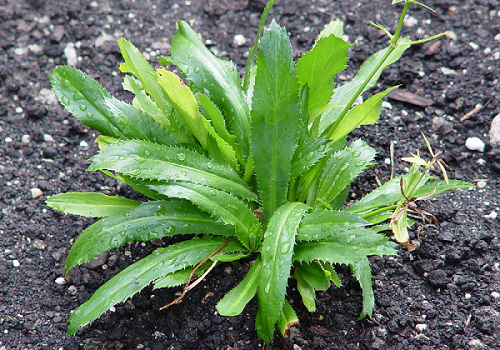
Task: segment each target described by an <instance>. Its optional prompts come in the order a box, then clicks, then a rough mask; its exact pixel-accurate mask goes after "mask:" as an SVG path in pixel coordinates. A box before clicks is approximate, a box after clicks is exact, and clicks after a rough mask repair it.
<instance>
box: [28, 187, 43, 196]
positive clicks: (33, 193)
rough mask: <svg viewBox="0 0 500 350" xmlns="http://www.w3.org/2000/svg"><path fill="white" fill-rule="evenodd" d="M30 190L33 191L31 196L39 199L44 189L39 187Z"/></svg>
mask: <svg viewBox="0 0 500 350" xmlns="http://www.w3.org/2000/svg"><path fill="white" fill-rule="evenodd" d="M30 192H31V198H33V199H37V198H38V197H41V196H42V195H43V192H42V190H41V189H39V188H38V187H33V188H30Z"/></svg>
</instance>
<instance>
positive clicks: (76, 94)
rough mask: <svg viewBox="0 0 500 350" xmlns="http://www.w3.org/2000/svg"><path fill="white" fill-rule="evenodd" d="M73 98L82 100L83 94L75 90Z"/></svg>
mask: <svg viewBox="0 0 500 350" xmlns="http://www.w3.org/2000/svg"><path fill="white" fill-rule="evenodd" d="M73 100H75V101H76V100H83V96H82V94H80V93H79V92H78V91H75V93H74V94H73Z"/></svg>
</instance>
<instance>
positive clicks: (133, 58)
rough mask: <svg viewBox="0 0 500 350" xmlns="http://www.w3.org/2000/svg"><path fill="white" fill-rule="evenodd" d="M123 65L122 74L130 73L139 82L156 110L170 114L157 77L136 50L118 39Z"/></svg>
mask: <svg viewBox="0 0 500 350" xmlns="http://www.w3.org/2000/svg"><path fill="white" fill-rule="evenodd" d="M118 46H119V47H120V51H121V54H122V56H123V59H124V60H125V62H124V63H122V64H120V71H121V72H122V73H132V74H133V75H134V76H135V77H136V78H137V79H139V80H140V82H141V84H142V88H143V89H144V90H145V91H146V92H147V93H148V94H149V95H150V96H151V99H152V100H153V101H154V102H155V103H156V105H157V106H158V108H160V109H161V110H162V112H163V113H164V114H165V115H169V114H170V110H171V107H170V105H169V104H168V102H167V100H166V98H165V95H164V93H163V90H162V88H161V86H160V85H159V84H158V81H157V75H156V73H155V71H154V70H153V68H151V66H150V65H149V63H148V61H146V59H145V58H144V56H143V55H142V54H141V53H140V52H139V50H137V48H136V47H135V46H134V45H133V44H132V43H131V42H130V41H128V40H125V39H124V38H120V39H118Z"/></svg>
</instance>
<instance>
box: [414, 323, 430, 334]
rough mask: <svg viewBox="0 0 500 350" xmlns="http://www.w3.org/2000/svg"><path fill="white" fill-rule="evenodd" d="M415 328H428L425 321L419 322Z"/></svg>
mask: <svg viewBox="0 0 500 350" xmlns="http://www.w3.org/2000/svg"><path fill="white" fill-rule="evenodd" d="M415 328H416V329H417V331H419V332H423V331H425V330H426V329H427V325H426V324H425V323H419V324H417V325H416V326H415Z"/></svg>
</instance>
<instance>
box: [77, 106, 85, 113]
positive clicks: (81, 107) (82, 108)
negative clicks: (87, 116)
mask: <svg viewBox="0 0 500 350" xmlns="http://www.w3.org/2000/svg"><path fill="white" fill-rule="evenodd" d="M78 108H80V110H81V111H82V112H84V111H86V110H87V106H86V105H80V106H78Z"/></svg>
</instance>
